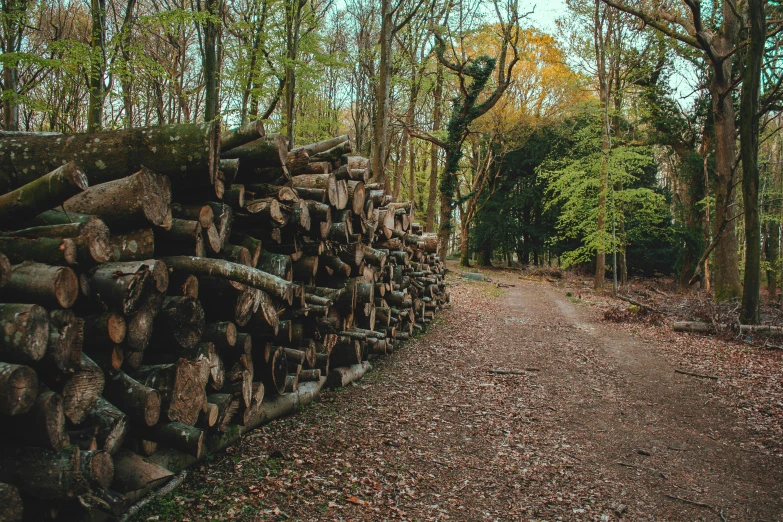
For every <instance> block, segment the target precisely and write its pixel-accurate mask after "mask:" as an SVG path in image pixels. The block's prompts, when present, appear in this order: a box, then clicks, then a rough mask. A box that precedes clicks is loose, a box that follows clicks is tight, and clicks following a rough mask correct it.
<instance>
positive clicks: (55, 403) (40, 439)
mask: <svg viewBox="0 0 783 522" xmlns="http://www.w3.org/2000/svg"><path fill="white" fill-rule="evenodd" d="M4 424H5V427H6V430H5V433H4V437H7V438H10V439H12V440H13V441H14V442H16V443H17V444H21V445H24V446H38V447H41V448H45V449H53V450H61V449H63V448H64V447H65V446H67V445H68V443H69V440H68V432H67V431H66V430H65V414H64V412H63V398H62V396H60V395H59V394H57V393H55V392H53V391H43V392H42V393H41V394H40V395H39V396H38V397H37V398H36V399H35V403H34V404H33V406H32V408H31V409H30V410H29V411H28V412H27V413H23V414H20V415H15V416H13V417H9V418H7V419H5V420H4ZM0 520H2V517H0Z"/></svg>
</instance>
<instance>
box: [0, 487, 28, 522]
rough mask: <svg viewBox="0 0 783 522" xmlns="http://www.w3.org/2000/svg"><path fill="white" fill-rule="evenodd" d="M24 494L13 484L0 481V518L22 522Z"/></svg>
mask: <svg viewBox="0 0 783 522" xmlns="http://www.w3.org/2000/svg"><path fill="white" fill-rule="evenodd" d="M23 510H24V506H23V505H22V496H21V495H20V494H19V490H18V489H16V487H15V486H12V485H11V484H3V483H0V520H2V521H3V522H22V513H23Z"/></svg>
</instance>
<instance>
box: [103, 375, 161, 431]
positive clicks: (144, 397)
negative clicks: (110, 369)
mask: <svg viewBox="0 0 783 522" xmlns="http://www.w3.org/2000/svg"><path fill="white" fill-rule="evenodd" d="M104 396H105V397H106V399H107V400H108V401H110V402H111V403H112V404H114V405H116V406H117V407H118V408H119V409H120V410H122V411H123V412H124V413H125V414H127V415H128V416H129V417H130V418H131V420H133V421H134V422H137V423H139V424H140V425H142V426H154V425H155V424H157V423H158V419H159V418H160V409H161V399H160V394H159V393H158V391H157V390H154V389H152V388H149V387H147V386H145V385H143V384H142V383H140V382H138V381H137V380H136V379H134V378H132V377H130V376H129V375H127V374H126V373H125V372H121V371H120V372H117V374H116V375H114V376H113V377H111V378H110V379H109V380H107V381H106V388H105V390H104Z"/></svg>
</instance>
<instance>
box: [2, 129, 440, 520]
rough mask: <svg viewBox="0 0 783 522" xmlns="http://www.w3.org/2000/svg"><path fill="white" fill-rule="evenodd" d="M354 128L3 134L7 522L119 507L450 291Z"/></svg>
mask: <svg viewBox="0 0 783 522" xmlns="http://www.w3.org/2000/svg"><path fill="white" fill-rule="evenodd" d="M368 164H369V162H368V160H367V159H366V158H363V157H360V156H357V155H353V154H352V148H351V143H350V141H349V139H348V136H339V137H336V138H334V139H330V140H326V141H323V142H319V143H314V144H311V145H307V146H304V147H300V148H296V149H293V150H291V151H289V150H288V147H287V143H286V140H285V139H284V138H283V137H281V136H279V135H267V134H266V133H265V132H264V129H263V127H262V125H261V124H260V122H253V123H251V124H248V125H245V126H243V127H240V128H237V129H232V130H229V131H224V132H222V133H221V130H220V127H219V125H217V124H214V123H211V124H188V125H169V126H163V127H156V128H151V129H132V130H121V131H106V132H99V133H94V134H89V135H87V134H85V135H73V136H58V135H43V134H42V135H36V134H26V133H25V134H19V135H13V134H9V135H5V136H3V137H0V189H2V190H1V191H2V192H5V195H4V196H0V216H2V217H3V219H2V221H0V223H2V226H1V227H2V231H0V252H2V254H0V326H1V327H2V335H0V418H1V420H2V423H3V424H2V428H0V438H2V439H3V441H2V444H0V493H1V494H2V496H3V500H4V501H3V502H0V519H2V520H18V519H20V516H21V513H22V506H23V505H24V513H25V518H28V519H32V520H46V519H55V518H58V517H59V518H60V519H68V520H73V519H78V518H84V517H85V516H86V515H88V514H89V516H90V517H95V514H96V513H99V514H104V515H106V516H108V517H111V516H117V515H119V514H120V513H123V512H124V511H126V510H127V509H128V507H129V506H130V505H132V504H133V503H134V502H135V501H137V500H138V499H140V498H141V497H142V496H144V495H145V494H147V493H148V492H149V491H150V490H152V489H154V488H156V487H159V486H161V485H163V484H164V483H166V482H167V481H168V480H169V479H171V477H172V476H173V475H174V473H176V472H178V471H179V470H180V469H182V468H183V467H185V466H188V465H191V464H193V463H194V462H196V461H198V460H199V459H201V458H203V457H204V456H205V455H206V454H207V453H209V452H212V451H217V450H219V449H222V448H224V447H225V446H226V445H228V444H230V443H231V442H233V441H234V440H236V438H237V437H239V436H240V435H241V434H243V433H245V432H246V431H248V430H250V429H252V428H254V427H256V426H258V425H259V424H261V423H264V422H267V421H269V420H271V419H273V418H275V417H278V416H280V415H283V414H286V413H288V412H291V411H294V410H295V409H296V408H297V407H298V406H299V405H301V404H303V403H305V402H308V401H310V400H312V398H313V397H314V396H315V395H317V394H318V393H319V391H320V390H321V387H323V386H325V385H331V386H335V387H340V386H345V385H346V384H348V383H350V382H352V381H353V380H355V379H357V378H359V377H361V375H362V374H363V373H364V372H366V371H367V369H368V367H369V364H368V362H367V361H368V360H370V359H372V358H374V357H378V356H382V355H385V354H389V353H391V352H393V351H394V350H395V349H396V348H397V347H398V346H399V344H400V343H401V342H402V341H405V340H407V339H409V338H410V337H412V336H413V335H414V333H416V332H417V331H419V330H421V329H423V328H424V327H425V326H426V324H427V323H429V322H430V321H432V319H433V317H434V313H435V312H436V311H437V310H438V309H439V308H441V307H442V306H443V305H444V304H445V303H447V302H448V300H449V295H448V292H447V291H446V287H445V282H444V274H445V268H444V266H443V264H442V263H441V261H440V260H439V259H438V257H437V256H436V255H435V252H436V249H437V238H436V236H435V235H434V234H424V233H423V232H422V228H421V226H420V225H419V224H417V223H416V222H415V221H414V208H413V206H412V204H411V203H410V202H395V201H393V198H392V197H391V196H389V195H388V194H386V193H385V192H384V190H383V188H382V187H381V186H379V185H377V184H372V183H368V179H369V169H368Z"/></svg>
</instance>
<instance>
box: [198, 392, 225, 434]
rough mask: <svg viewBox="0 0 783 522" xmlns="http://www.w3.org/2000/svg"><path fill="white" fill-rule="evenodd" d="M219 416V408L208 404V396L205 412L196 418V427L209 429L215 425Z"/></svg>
mask: <svg viewBox="0 0 783 522" xmlns="http://www.w3.org/2000/svg"><path fill="white" fill-rule="evenodd" d="M219 415H220V408H219V407H218V405H217V404H213V403H211V402H209V395H207V411H206V412H201V413H200V414H199V416H198V422H197V423H196V426H198V427H199V428H201V429H207V428H211V427H212V426H214V425H215V424H217V420H218V416H219Z"/></svg>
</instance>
